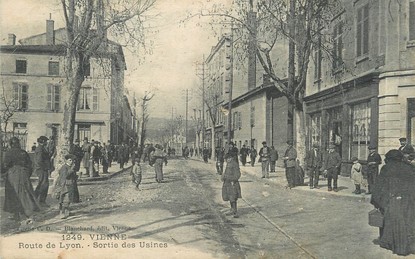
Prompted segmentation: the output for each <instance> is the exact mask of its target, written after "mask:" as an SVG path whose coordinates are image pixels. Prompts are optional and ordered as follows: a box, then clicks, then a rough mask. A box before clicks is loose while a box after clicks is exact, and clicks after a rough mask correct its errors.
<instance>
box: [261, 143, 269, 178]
mask: <svg viewBox="0 0 415 259" xmlns="http://www.w3.org/2000/svg"><path fill="white" fill-rule="evenodd" d="M270 152H271V149H270V148H269V147H268V146H267V142H266V141H263V142H262V148H261V149H260V150H259V160H260V161H261V165H262V178H269V172H268V168H269V157H270Z"/></svg>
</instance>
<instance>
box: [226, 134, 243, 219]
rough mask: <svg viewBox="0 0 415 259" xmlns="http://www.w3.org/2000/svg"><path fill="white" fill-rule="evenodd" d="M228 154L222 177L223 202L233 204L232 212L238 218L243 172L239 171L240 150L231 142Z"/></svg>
mask: <svg viewBox="0 0 415 259" xmlns="http://www.w3.org/2000/svg"><path fill="white" fill-rule="evenodd" d="M229 145H230V146H229V150H228V153H227V154H226V155H225V158H226V168H225V172H224V173H223V175H222V176H221V180H222V182H223V185H222V199H223V201H229V202H230V204H231V211H232V214H233V216H234V217H235V218H237V217H238V213H237V211H238V209H237V201H238V198H242V196H241V186H240V184H239V178H240V177H241V171H240V169H239V161H238V149H237V148H236V147H235V146H234V144H233V143H232V142H231V143H230V144H229Z"/></svg>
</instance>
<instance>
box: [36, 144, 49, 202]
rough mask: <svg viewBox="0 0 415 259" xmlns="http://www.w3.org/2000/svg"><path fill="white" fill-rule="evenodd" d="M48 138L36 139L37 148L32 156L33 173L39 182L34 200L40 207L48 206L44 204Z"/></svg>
mask: <svg viewBox="0 0 415 259" xmlns="http://www.w3.org/2000/svg"><path fill="white" fill-rule="evenodd" d="M47 141H48V138H47V137H45V136H40V137H39V138H38V139H37V142H38V146H37V147H36V151H35V156H34V173H35V175H37V176H38V177H39V182H38V184H37V186H36V189H35V195H36V198H37V199H38V201H39V204H40V205H41V206H46V207H47V206H48V205H47V204H46V197H47V195H48V190H49V170H50V156H49V153H48V151H47V150H46V144H47Z"/></svg>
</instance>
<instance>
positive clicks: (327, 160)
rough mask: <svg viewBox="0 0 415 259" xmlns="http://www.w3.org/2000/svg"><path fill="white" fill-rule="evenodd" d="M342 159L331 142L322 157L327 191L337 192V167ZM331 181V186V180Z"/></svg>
mask: <svg viewBox="0 0 415 259" xmlns="http://www.w3.org/2000/svg"><path fill="white" fill-rule="evenodd" d="M341 162H342V159H341V157H340V155H339V153H337V151H336V146H335V145H333V144H330V145H329V148H328V151H327V153H326V155H325V156H324V159H323V172H324V174H325V175H327V186H328V191H329V192H330V191H332V190H333V191H335V192H337V191H338V189H337V178H338V174H339V168H340V165H341ZM332 181H333V188H332V185H331V182H332Z"/></svg>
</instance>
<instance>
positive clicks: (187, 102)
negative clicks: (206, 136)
mask: <svg viewBox="0 0 415 259" xmlns="http://www.w3.org/2000/svg"><path fill="white" fill-rule="evenodd" d="M188 106H189V89H186V129H185V133H184V143H185V145H186V146H187V113H188Z"/></svg>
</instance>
